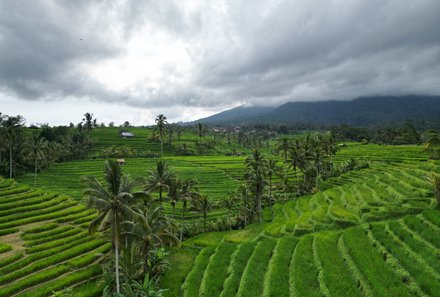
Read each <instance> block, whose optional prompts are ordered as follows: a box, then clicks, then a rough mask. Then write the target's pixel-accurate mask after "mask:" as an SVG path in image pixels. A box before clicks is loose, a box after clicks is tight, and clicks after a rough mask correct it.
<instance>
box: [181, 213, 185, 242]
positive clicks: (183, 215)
mask: <svg viewBox="0 0 440 297" xmlns="http://www.w3.org/2000/svg"><path fill="white" fill-rule="evenodd" d="M184 218H185V208H184V207H182V222H181V223H180V224H181V226H180V241H181V242H182V241H183V220H184Z"/></svg>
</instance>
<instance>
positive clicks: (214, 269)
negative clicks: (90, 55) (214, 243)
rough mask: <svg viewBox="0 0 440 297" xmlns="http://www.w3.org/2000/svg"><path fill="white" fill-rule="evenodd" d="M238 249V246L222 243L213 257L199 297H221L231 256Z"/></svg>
mask: <svg viewBox="0 0 440 297" xmlns="http://www.w3.org/2000/svg"><path fill="white" fill-rule="evenodd" d="M236 249H237V245H236V244H232V243H228V242H222V243H220V245H218V247H217V249H216V251H215V253H214V254H213V255H212V256H211V258H210V260H209V263H208V266H207V267H206V270H205V273H204V275H203V279H202V282H201V285H200V293H199V296H206V297H214V296H220V293H221V292H222V289H223V283H224V281H225V279H226V275H227V270H228V267H229V264H230V261H231V256H232V254H233V253H234V251H235V250H236Z"/></svg>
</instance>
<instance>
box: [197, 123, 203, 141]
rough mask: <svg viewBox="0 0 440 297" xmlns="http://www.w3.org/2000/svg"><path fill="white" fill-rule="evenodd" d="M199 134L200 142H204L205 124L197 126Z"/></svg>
mask: <svg viewBox="0 0 440 297" xmlns="http://www.w3.org/2000/svg"><path fill="white" fill-rule="evenodd" d="M197 134H198V135H199V140H200V142H202V137H203V124H202V123H198V124H197Z"/></svg>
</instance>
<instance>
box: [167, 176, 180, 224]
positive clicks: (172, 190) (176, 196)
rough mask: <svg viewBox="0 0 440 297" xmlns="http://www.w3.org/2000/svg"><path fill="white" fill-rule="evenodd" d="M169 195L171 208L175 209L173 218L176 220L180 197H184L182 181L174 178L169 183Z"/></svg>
mask: <svg viewBox="0 0 440 297" xmlns="http://www.w3.org/2000/svg"><path fill="white" fill-rule="evenodd" d="M167 194H168V195H167V196H168V199H169V200H170V203H171V206H172V207H173V218H174V213H175V209H176V204H177V201H179V200H180V196H181V195H182V181H181V180H179V179H177V178H173V179H172V180H171V181H170V182H169V185H168V193H167Z"/></svg>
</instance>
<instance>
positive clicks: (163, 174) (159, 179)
mask: <svg viewBox="0 0 440 297" xmlns="http://www.w3.org/2000/svg"><path fill="white" fill-rule="evenodd" d="M147 175H148V176H147V179H146V180H145V183H144V187H145V190H147V191H156V192H158V193H159V203H160V204H161V205H162V200H163V197H162V196H163V192H165V191H168V189H169V184H170V182H171V180H172V179H173V178H174V172H173V171H172V170H171V166H170V165H169V164H168V163H166V162H165V161H163V160H159V161H157V162H156V167H155V168H154V169H153V170H148V171H147Z"/></svg>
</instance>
